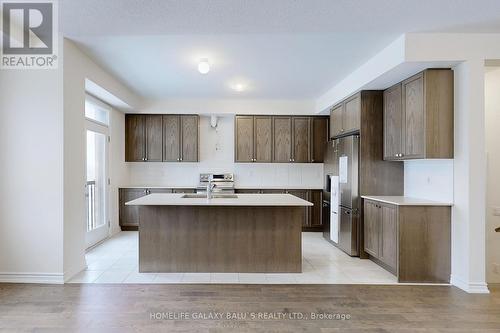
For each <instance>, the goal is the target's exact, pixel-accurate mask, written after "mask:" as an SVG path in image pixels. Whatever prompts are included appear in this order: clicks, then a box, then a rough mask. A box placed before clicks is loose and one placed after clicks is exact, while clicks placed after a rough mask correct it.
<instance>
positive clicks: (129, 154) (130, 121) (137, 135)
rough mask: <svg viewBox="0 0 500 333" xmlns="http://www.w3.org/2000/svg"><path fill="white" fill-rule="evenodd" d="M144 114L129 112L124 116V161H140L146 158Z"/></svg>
mask: <svg viewBox="0 0 500 333" xmlns="http://www.w3.org/2000/svg"><path fill="white" fill-rule="evenodd" d="M145 126H146V124H145V116H144V115H136V114H130V115H127V116H126V117H125V161H126V162H142V161H144V160H145V158H146V151H145V149H146V142H145Z"/></svg>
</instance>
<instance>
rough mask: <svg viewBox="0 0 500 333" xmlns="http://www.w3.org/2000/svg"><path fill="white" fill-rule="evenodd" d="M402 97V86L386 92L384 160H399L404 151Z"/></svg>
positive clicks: (396, 86) (399, 85)
mask: <svg viewBox="0 0 500 333" xmlns="http://www.w3.org/2000/svg"><path fill="white" fill-rule="evenodd" d="M402 112H403V110H402V96H401V84H397V85H395V86H393V87H391V88H389V89H387V90H385V91H384V160H397V159H399V154H402V153H403V149H402V146H401V144H402V140H403V138H402V131H403V114H402Z"/></svg>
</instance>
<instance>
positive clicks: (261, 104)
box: [141, 98, 315, 115]
mask: <svg viewBox="0 0 500 333" xmlns="http://www.w3.org/2000/svg"><path fill="white" fill-rule="evenodd" d="M314 107H315V104H314V101H313V100H275V99H242V98H233V99H169V100H159V101H151V102H150V103H149V104H147V105H146V106H145V107H142V108H141V112H143V113H174V114H175V113H177V114H185V113H195V114H222V115H224V114H230V115H231V114H283V115H289V114H291V115H301V114H303V115H307V114H311V115H312V114H314V113H315V110H314Z"/></svg>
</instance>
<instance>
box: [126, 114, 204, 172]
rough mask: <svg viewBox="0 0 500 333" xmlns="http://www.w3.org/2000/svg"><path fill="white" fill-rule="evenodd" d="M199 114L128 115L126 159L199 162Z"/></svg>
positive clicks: (136, 160)
mask: <svg viewBox="0 0 500 333" xmlns="http://www.w3.org/2000/svg"><path fill="white" fill-rule="evenodd" d="M198 146H199V116H198V115H142V114H127V115H126V116H125V161H126V162H162V161H163V162H197V161H198V160H199V152H198V149H199V148H198Z"/></svg>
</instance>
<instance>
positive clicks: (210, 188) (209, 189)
mask: <svg viewBox="0 0 500 333" xmlns="http://www.w3.org/2000/svg"><path fill="white" fill-rule="evenodd" d="M212 180H213V178H212V177H210V179H208V183H207V199H212V192H213V190H214V188H215V187H216V186H217V184H213V183H212Z"/></svg>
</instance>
